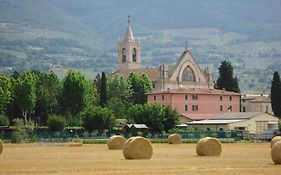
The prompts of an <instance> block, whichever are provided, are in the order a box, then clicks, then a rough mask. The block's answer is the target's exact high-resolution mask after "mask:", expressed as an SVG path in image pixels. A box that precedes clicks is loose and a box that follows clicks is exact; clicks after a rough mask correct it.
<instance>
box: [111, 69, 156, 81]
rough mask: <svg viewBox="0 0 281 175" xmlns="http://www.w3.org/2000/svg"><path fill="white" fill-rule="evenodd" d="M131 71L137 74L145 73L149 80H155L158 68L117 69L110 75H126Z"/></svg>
mask: <svg viewBox="0 0 281 175" xmlns="http://www.w3.org/2000/svg"><path fill="white" fill-rule="evenodd" d="M131 72H134V73H137V74H143V73H144V74H146V75H147V76H148V77H149V79H150V80H151V81H156V80H157V79H158V78H159V70H158V69H157V68H144V69H131V70H117V71H115V72H113V73H112V74H111V75H116V74H119V75H123V76H128V75H129V74H130V73H131Z"/></svg>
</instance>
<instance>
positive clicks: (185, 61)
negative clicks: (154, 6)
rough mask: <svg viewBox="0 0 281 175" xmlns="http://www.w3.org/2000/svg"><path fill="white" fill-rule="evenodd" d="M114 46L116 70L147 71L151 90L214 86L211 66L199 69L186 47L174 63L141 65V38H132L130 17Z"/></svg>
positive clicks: (125, 71)
mask: <svg viewBox="0 0 281 175" xmlns="http://www.w3.org/2000/svg"><path fill="white" fill-rule="evenodd" d="M117 47H118V70H117V71H116V72H115V73H118V74H121V75H128V74H129V73H130V72H136V73H146V74H147V75H148V77H149V78H150V79H151V80H152V83H153V89H154V90H167V89H175V88H208V89H213V87H214V84H213V73H212V70H211V68H210V67H206V68H205V69H204V70H203V71H202V70H201V69H200V67H199V65H198V64H197V63H196V61H195V59H194V58H193V56H192V54H191V52H190V51H189V50H188V49H187V48H186V49H185V50H184V51H183V53H182V55H181V57H180V58H179V60H178V62H177V63H176V65H172V66H170V65H167V64H161V65H160V66H159V68H142V66H141V54H140V53H141V48H140V42H139V41H138V40H137V39H135V38H134V35H133V31H132V28H131V26H130V21H129V20H128V27H127V30H126V33H125V36H124V38H123V40H122V41H121V42H119V43H118V45H117Z"/></svg>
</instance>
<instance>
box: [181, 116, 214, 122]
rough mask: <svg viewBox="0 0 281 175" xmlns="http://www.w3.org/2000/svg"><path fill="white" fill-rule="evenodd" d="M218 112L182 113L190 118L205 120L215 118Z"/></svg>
mask: <svg viewBox="0 0 281 175" xmlns="http://www.w3.org/2000/svg"><path fill="white" fill-rule="evenodd" d="M215 115H216V114H181V116H182V117H185V118H188V119H190V120H193V121H194V120H205V119H210V118H213V117H214V116H215Z"/></svg>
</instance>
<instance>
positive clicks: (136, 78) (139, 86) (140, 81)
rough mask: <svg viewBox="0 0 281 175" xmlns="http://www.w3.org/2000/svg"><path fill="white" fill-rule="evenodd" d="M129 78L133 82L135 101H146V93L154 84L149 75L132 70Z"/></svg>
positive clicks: (137, 102)
mask: <svg viewBox="0 0 281 175" xmlns="http://www.w3.org/2000/svg"><path fill="white" fill-rule="evenodd" d="M128 78H129V82H130V84H131V89H132V101H133V103H134V104H144V103H146V93H148V92H149V91H150V90H151V89H152V84H151V81H150V79H149V78H148V76H147V75H146V74H141V75H139V74H136V73H133V72H132V73H130V74H129V77H128Z"/></svg>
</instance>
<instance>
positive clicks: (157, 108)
mask: <svg viewBox="0 0 281 175" xmlns="http://www.w3.org/2000/svg"><path fill="white" fill-rule="evenodd" d="M178 117H179V114H178V113H177V112H176V111H174V110H172V109H171V108H170V107H164V108H163V107H162V106H161V105H160V104H156V103H154V104H143V105H140V104H137V105H134V106H132V107H130V108H129V110H128V119H129V121H130V120H131V121H133V122H134V123H141V124H146V125H147V126H148V127H149V128H151V129H152V130H153V131H154V132H162V131H163V130H166V131H168V130H169V129H171V128H173V127H174V125H175V124H176V123H177V121H178V119H179V118H178Z"/></svg>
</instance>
